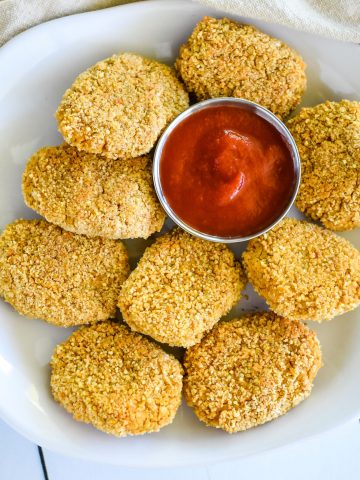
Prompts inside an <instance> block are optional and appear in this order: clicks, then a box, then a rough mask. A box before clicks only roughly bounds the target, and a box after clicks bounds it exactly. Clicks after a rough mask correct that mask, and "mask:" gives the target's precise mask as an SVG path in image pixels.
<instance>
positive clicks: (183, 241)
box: [119, 229, 246, 347]
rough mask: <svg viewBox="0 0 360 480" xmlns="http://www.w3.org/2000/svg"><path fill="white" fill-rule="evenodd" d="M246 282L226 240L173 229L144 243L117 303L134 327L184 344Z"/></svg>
mask: <svg viewBox="0 0 360 480" xmlns="http://www.w3.org/2000/svg"><path fill="white" fill-rule="evenodd" d="M245 284H246V279H245V277H244V274H243V272H242V269H241V266H240V264H239V263H238V262H236V261H235V257H234V255H233V253H232V252H231V251H230V250H229V249H228V248H227V247H226V246H225V245H222V244H220V243H212V242H207V241H205V240H202V239H200V238H196V237H193V236H191V235H189V234H187V233H185V232H183V231H181V230H180V229H175V230H173V231H172V232H170V233H167V234H166V235H163V236H162V237H160V238H158V239H156V241H155V243H154V244H153V245H151V246H150V247H148V248H147V249H146V251H145V253H144V255H143V257H142V258H141V259H140V262H139V264H138V266H137V267H136V269H135V270H134V271H133V272H132V273H131V274H130V276H129V278H128V280H127V281H126V282H125V283H124V285H123V287H122V289H121V294H120V298H119V307H120V309H121V312H122V314H123V317H124V319H125V321H126V322H127V323H128V324H129V326H130V327H131V328H132V329H133V330H135V331H138V332H141V333H144V334H146V335H150V336H151V337H153V338H154V339H155V340H158V341H159V342H164V343H168V344H169V345H173V346H179V347H188V346H191V345H194V344H195V343H196V342H199V341H200V340H201V338H202V336H203V335H204V333H205V332H206V331H207V330H209V329H210V328H212V327H213V325H214V324H215V323H216V322H217V321H218V320H219V319H220V317H222V316H223V315H225V314H226V313H227V312H228V311H229V310H230V309H231V307H232V306H233V305H235V304H236V302H237V301H238V300H239V299H240V292H241V290H242V289H243V288H244V287H245Z"/></svg>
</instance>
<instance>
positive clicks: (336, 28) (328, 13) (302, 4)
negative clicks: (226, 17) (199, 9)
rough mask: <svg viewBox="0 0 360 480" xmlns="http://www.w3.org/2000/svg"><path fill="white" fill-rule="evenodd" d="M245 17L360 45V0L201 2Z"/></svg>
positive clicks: (222, 0) (205, 0) (208, 0)
mask: <svg viewBox="0 0 360 480" xmlns="http://www.w3.org/2000/svg"><path fill="white" fill-rule="evenodd" d="M199 2H200V3H203V4H204V5H208V6H211V7H215V8H219V9H221V10H223V11H226V12H229V13H236V14H238V15H242V16H244V17H251V18H257V19H258V20H264V21H265V22H270V23H278V24H280V25H286V26H287V27H292V28H295V29H296V30H303V31H304V32H310V33H316V34H318V35H323V36H325V37H329V38H335V39H337V40H345V41H348V42H355V43H360V0H199Z"/></svg>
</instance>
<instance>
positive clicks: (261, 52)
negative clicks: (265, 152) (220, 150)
mask: <svg viewBox="0 0 360 480" xmlns="http://www.w3.org/2000/svg"><path fill="white" fill-rule="evenodd" d="M175 66H176V68H177V70H178V72H179V74H180V76H181V78H182V79H183V81H184V83H185V85H186V87H187V89H188V91H189V92H193V93H195V95H196V97H197V99H198V100H205V99H207V98H212V97H240V98H245V99H247V100H251V101H253V102H257V103H259V104H260V105H263V106H264V107H266V108H268V109H269V110H271V111H272V112H273V113H275V114H276V115H277V116H278V117H280V118H284V117H286V116H287V115H288V114H289V113H290V112H291V111H292V110H293V109H294V108H295V107H296V106H297V105H298V104H299V103H300V99H301V95H302V94H303V92H304V90H305V86H306V77H305V64H304V62H303V60H302V58H301V57H300V55H299V54H298V53H297V52H295V51H294V50H292V49H291V48H290V47H288V46H287V45H286V44H285V43H283V42H281V41H280V40H278V39H276V38H272V37H270V36H269V35H267V34H266V33H263V32H261V31H260V30H258V29H256V28H255V27H252V26H250V25H241V24H239V23H237V22H234V21H232V20H229V19H228V18H222V19H217V18H211V17H205V18H203V20H201V21H200V22H199V23H198V24H197V25H196V27H195V29H194V31H193V32H192V34H191V35H190V38H189V39H188V41H187V42H186V43H185V44H184V45H183V46H182V47H181V48H180V53H179V57H178V59H177V60H176V64H175Z"/></svg>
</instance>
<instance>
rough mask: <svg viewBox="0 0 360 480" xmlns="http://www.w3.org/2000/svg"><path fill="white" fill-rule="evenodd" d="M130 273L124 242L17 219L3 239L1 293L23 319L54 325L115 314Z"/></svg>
mask: <svg viewBox="0 0 360 480" xmlns="http://www.w3.org/2000/svg"><path fill="white" fill-rule="evenodd" d="M128 274H129V265H128V256H127V252H126V249H125V247H124V245H123V244H122V243H121V242H120V241H115V240H107V239H103V238H98V237H97V238H87V237H85V236H83V235H75V234H73V233H69V232H66V231H64V230H62V229H61V228H59V227H56V226H55V225H51V224H50V223H48V222H45V221H44V220H17V221H15V222H14V223H11V224H10V225H8V226H7V227H6V228H5V230H4V232H3V233H2V235H1V236H0V295H1V296H2V297H3V298H4V300H5V301H7V302H9V303H10V304H11V305H12V306H13V307H14V308H15V309H16V310H17V311H18V312H19V313H21V314H22V315H27V316H28V317H31V318H40V319H42V320H45V321H47V322H49V323H52V324H54V325H58V326H62V327H69V326H71V325H80V324H82V323H92V322H97V321H98V320H104V319H107V318H109V317H112V316H114V315H115V312H116V301H117V298H118V296H119V292H120V287H121V285H122V283H123V282H124V280H125V279H126V277H127V276H128Z"/></svg>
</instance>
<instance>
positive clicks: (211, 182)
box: [160, 105, 296, 237]
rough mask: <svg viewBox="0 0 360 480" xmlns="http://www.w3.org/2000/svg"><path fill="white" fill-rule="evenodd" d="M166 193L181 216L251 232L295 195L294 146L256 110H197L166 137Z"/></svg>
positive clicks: (202, 225) (230, 231)
mask: <svg viewBox="0 0 360 480" xmlns="http://www.w3.org/2000/svg"><path fill="white" fill-rule="evenodd" d="M160 182H161V187H162V191H163V194H164V196H165V197H166V200H167V202H168V204H169V205H170V207H171V208H172V210H173V211H174V213H176V214H177V215H178V217H180V218H181V219H182V220H183V222H185V223H186V224H188V225H189V226H191V227H192V228H194V229H196V230H199V231H200V232H203V233H207V234H210V235H215V236H220V237H241V236H248V235H253V234H256V233H258V232H260V231H261V230H263V229H265V228H267V227H268V226H270V225H271V224H272V223H273V222H274V221H276V220H277V219H278V218H279V216H280V215H281V214H282V212H283V211H284V210H285V209H286V207H287V206H288V204H289V202H290V201H291V197H292V194H293V192H294V188H295V183H296V175H295V169H294V164H293V159H292V156H291V152H290V147H289V146H288V144H287V143H286V140H285V139H284V138H283V136H282V135H281V133H280V132H278V131H277V129H276V128H275V127H274V126H273V125H271V124H270V123H269V122H268V121H267V120H265V119H263V118H261V117H260V116H259V115H257V114H256V113H255V112H252V111H249V110H246V109H245V108H242V107H241V106H239V107H237V106H231V105H221V106H214V107H208V108H204V109H202V110H199V111H197V112H194V113H193V114H192V115H190V116H189V117H187V118H185V119H184V120H183V121H182V122H180V123H179V124H178V125H177V126H176V127H175V128H174V130H173V131H172V132H171V133H170V135H169V137H168V138H167V140H166V142H165V144H164V148H163V151H162V154H161V159H160Z"/></svg>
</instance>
